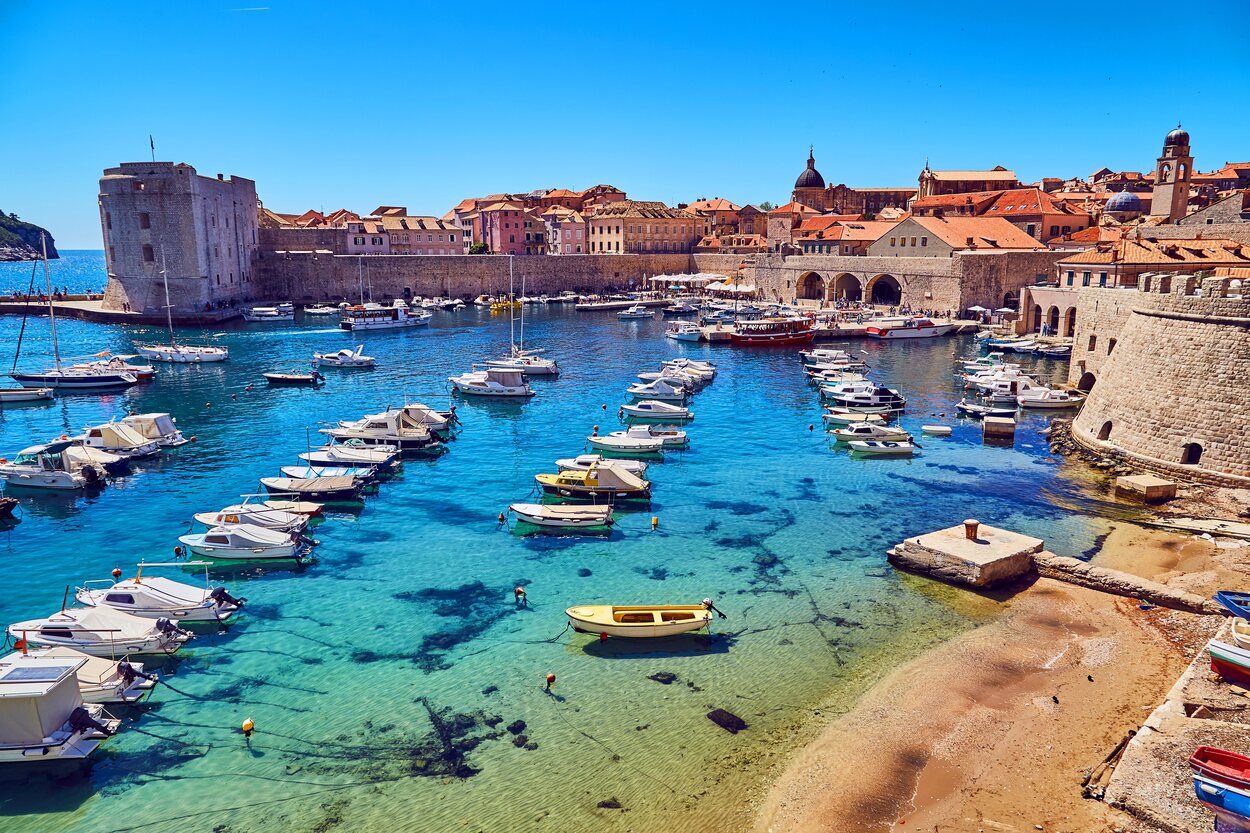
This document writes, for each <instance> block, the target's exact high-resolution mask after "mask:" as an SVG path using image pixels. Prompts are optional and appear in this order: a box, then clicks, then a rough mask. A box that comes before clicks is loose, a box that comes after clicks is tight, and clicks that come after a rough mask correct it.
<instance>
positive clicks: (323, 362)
mask: <svg viewBox="0 0 1250 833" xmlns="http://www.w3.org/2000/svg"><path fill="white" fill-rule="evenodd" d="M313 364H315V365H317V366H318V367H373V366H374V365H375V364H377V359H375V358H374V357H373V356H366V355H365V346H364V345H363V344H358V345H356V349H355V350H350V349H348V348H346V347H344V348H343V349H342V350H335V351H334V352H333V353H313Z"/></svg>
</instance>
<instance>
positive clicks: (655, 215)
mask: <svg viewBox="0 0 1250 833" xmlns="http://www.w3.org/2000/svg"><path fill="white" fill-rule="evenodd" d="M595 216H597V217H649V218H652V219H660V220H665V219H668V220H693V219H695V215H693V214H691V213H690V212H688V211H684V210H683V209H680V208H669V207H668V206H667V205H665V204H664V203H662V202H658V201H655V200H621V201H619V202H610V203H607V204H606V205H601V206H599V209H598V211H597V213H596V215H595Z"/></svg>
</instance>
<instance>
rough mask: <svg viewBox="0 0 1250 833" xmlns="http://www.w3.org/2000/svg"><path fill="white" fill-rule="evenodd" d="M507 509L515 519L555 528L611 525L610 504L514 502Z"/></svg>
mask: <svg viewBox="0 0 1250 833" xmlns="http://www.w3.org/2000/svg"><path fill="white" fill-rule="evenodd" d="M508 511H509V512H511V513H512V514H513V515H516V517H517V520H519V521H524V522H525V523H527V524H533V525H534V526H542V527H551V528H555V529H594V528H605V527H609V526H611V525H612V507H611V506H561V505H546V504H542V503H514V504H512V505H511V506H509V507H508Z"/></svg>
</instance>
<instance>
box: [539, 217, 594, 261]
mask: <svg viewBox="0 0 1250 833" xmlns="http://www.w3.org/2000/svg"><path fill="white" fill-rule="evenodd" d="M542 217H543V223H544V224H545V225H546V227H547V254H549V255H580V254H585V252H586V218H585V217H583V216H582V215H581V213H580V212H577V211H574V210H572V209H570V208H565V207H563V206H555V207H553V208H548V209H547V210H546V211H544V212H543V214H542Z"/></svg>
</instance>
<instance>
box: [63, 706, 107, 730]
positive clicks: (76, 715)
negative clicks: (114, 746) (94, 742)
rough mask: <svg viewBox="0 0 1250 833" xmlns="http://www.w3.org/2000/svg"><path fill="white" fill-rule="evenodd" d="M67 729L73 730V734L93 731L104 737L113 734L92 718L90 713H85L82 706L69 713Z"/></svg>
mask: <svg viewBox="0 0 1250 833" xmlns="http://www.w3.org/2000/svg"><path fill="white" fill-rule="evenodd" d="M69 728H70V729H73V730H74V731H75V732H86V731H88V730H91V729H94V730H95V731H97V732H100V733H102V734H105V735H109V736H112V734H113V733H112V732H111V731H109V728H108V727H107V726H105V725H104V724H103V723H101V722H99V721H98V720H96V719H95V718H94V717H92V716H91V712H89V711H87V710H86V709H84V708H83V707H82V706H79V707H78V708H76V709H74V710H73V711H72V712H70V713H69Z"/></svg>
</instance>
